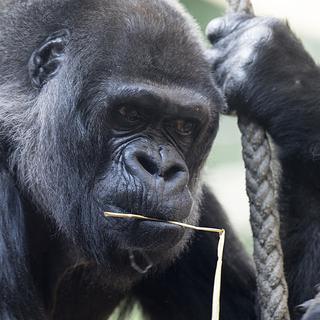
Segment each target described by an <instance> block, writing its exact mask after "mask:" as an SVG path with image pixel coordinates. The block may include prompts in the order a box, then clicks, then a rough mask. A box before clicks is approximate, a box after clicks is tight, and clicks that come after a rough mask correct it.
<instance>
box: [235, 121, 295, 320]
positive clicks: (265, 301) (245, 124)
mask: <svg viewBox="0 0 320 320" xmlns="http://www.w3.org/2000/svg"><path fill="white" fill-rule="evenodd" d="M239 128H240V131H241V133H242V137H241V140H242V148H243V153H242V155H243V159H244V163H245V167H246V184H247V194H248V198H249V201H250V223H251V229H252V233H253V239H254V250H253V254H254V262H255V265H256V271H257V286H258V299H259V305H260V312H261V319H262V320H289V319H290V317H289V311H288V305H287V301H288V289H287V284H286V280H285V276H284V271H283V254H282V248H281V242H280V237H279V225H280V222H279V215H278V212H277V204H276V200H275V198H276V195H275V188H274V180H273V175H272V170H271V148H270V145H269V142H268V139H267V137H266V134H265V132H264V130H263V129H262V128H261V127H259V126H257V125H256V124H254V123H250V122H249V121H248V120H247V119H245V118H243V117H240V118H239Z"/></svg>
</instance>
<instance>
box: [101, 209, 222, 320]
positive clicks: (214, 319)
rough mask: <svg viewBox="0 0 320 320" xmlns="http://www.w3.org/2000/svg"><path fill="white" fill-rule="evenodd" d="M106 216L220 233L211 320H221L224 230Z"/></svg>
mask: <svg viewBox="0 0 320 320" xmlns="http://www.w3.org/2000/svg"><path fill="white" fill-rule="evenodd" d="M104 216H105V217H106V218H122V219H138V220H147V221H156V222H164V223H169V224H173V225H177V226H181V227H183V228H188V229H192V230H196V231H202V232H212V233H219V242H218V249H217V256H218V259H217V265H216V271H215V276H214V286H213V297H212V316H211V320H219V317H220V292H221V273H222V258H223V249H224V242H225V235H226V232H225V230H224V229H216V228H208V227H198V226H193V225H190V224H186V223H182V222H177V221H165V220H161V219H157V218H150V217H146V216H143V215H140V214H132V213H115V212H104Z"/></svg>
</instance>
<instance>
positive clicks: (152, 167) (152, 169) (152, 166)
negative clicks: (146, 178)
mask: <svg viewBox="0 0 320 320" xmlns="http://www.w3.org/2000/svg"><path fill="white" fill-rule="evenodd" d="M137 160H138V162H139V163H140V164H141V166H142V167H143V168H144V169H145V170H146V171H147V172H149V173H150V174H152V175H154V174H156V173H158V171H159V169H158V166H157V164H156V163H155V162H154V161H153V160H152V159H150V158H148V157H147V156H146V155H139V156H137Z"/></svg>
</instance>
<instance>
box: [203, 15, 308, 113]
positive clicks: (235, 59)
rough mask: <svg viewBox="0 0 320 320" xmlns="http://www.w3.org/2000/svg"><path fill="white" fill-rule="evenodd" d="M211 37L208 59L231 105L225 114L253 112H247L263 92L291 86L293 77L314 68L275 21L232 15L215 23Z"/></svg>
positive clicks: (288, 33) (284, 25)
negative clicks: (310, 66)
mask: <svg viewBox="0 0 320 320" xmlns="http://www.w3.org/2000/svg"><path fill="white" fill-rule="evenodd" d="M207 34H208V38H209V40H210V42H211V44H212V48H211V49H210V50H208V58H209V60H210V62H211V65H212V71H213V76H214V78H215V80H216V82H217V84H218V86H219V87H220V88H221V89H222V90H223V93H224V94H225V96H226V99H227V102H228V105H229V106H228V108H229V110H222V111H224V112H230V111H233V110H236V111H238V112H239V111H240V112H241V111H242V110H243V111H246V113H247V112H248V111H249V112H250V111H251V110H244V109H245V108H248V107H250V106H249V102H250V101H251V100H252V99H255V101H257V99H259V96H261V95H260V91H261V90H262V92H266V91H264V90H266V89H267V90H268V88H270V90H271V92H272V90H273V91H274V90H276V89H277V86H275V84H276V83H281V82H282V81H285V83H286V86H288V85H290V81H291V80H292V79H291V77H290V75H297V74H299V70H304V71H305V70H306V66H308V65H310V63H311V65H312V67H313V68H314V63H313V61H312V60H311V59H310V57H309V56H308V54H307V53H306V52H305V51H304V49H303V47H302V45H301V43H300V41H299V40H297V38H296V37H295V36H294V35H293V33H292V32H291V31H290V29H289V27H288V26H287V25H286V24H284V23H282V22H281V21H280V20H278V19H275V18H266V17H253V16H251V15H247V14H230V15H227V16H225V17H222V18H218V19H214V20H212V21H211V22H210V24H209V25H208V27H207ZM310 60H311V61H310ZM262 84H267V85H268V86H267V87H266V86H264V85H262ZM294 84H296V85H298V84H300V83H299V81H298V82H297V83H295V82H294V83H293V85H294Z"/></svg>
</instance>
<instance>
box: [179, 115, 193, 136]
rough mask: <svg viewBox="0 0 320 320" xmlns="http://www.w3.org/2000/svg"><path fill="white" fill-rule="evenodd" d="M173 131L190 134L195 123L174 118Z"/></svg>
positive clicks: (184, 134)
mask: <svg viewBox="0 0 320 320" xmlns="http://www.w3.org/2000/svg"><path fill="white" fill-rule="evenodd" d="M174 128H175V131H176V132H177V133H178V134H180V135H182V136H191V135H192V134H193V133H194V131H195V129H196V123H195V122H194V121H191V120H180V119H179V120H175V123H174Z"/></svg>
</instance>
